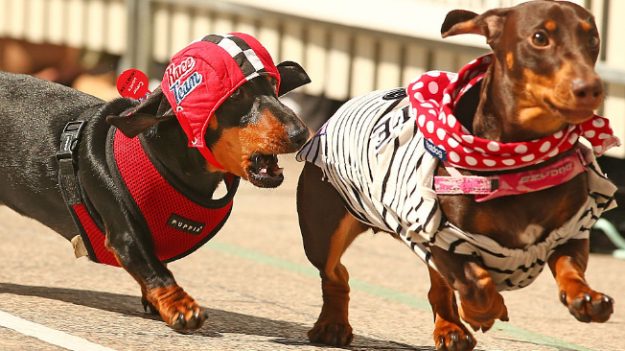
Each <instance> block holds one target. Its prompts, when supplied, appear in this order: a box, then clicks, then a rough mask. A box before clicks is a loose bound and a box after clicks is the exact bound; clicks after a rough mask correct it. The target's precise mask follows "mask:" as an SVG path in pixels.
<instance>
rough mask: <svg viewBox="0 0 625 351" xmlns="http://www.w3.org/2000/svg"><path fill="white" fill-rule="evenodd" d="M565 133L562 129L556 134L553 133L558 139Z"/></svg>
mask: <svg viewBox="0 0 625 351" xmlns="http://www.w3.org/2000/svg"><path fill="white" fill-rule="evenodd" d="M563 135H564V133H563V132H562V131H561V130H560V131H557V132H556V134H554V135H553V137H554V138H556V139H560V138H562V136H563Z"/></svg>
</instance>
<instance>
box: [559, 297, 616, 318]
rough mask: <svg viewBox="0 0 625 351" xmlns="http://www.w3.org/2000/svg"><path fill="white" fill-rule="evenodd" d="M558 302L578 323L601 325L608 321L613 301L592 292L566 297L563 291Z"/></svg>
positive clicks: (612, 308) (612, 310) (612, 309)
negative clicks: (596, 323)
mask: <svg viewBox="0 0 625 351" xmlns="http://www.w3.org/2000/svg"><path fill="white" fill-rule="evenodd" d="M560 301H562V303H563V304H564V306H566V307H567V308H568V309H569V312H571V314H572V315H573V316H574V317H575V318H576V319H577V320H578V321H580V322H584V323H590V322H598V323H603V322H605V321H607V320H608V319H610V316H611V315H612V312H614V299H613V298H611V297H610V296H608V295H605V294H602V293H600V292H596V291H593V290H590V291H585V292H580V293H578V294H576V295H573V296H568V295H567V293H566V292H565V291H561V292H560Z"/></svg>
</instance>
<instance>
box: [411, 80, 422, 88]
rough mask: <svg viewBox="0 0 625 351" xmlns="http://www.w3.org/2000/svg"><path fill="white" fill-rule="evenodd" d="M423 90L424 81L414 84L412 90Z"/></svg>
mask: <svg viewBox="0 0 625 351" xmlns="http://www.w3.org/2000/svg"><path fill="white" fill-rule="evenodd" d="M421 88H423V82H422V81H418V82H416V83H414V85H413V86H412V89H414V90H417V89H421Z"/></svg>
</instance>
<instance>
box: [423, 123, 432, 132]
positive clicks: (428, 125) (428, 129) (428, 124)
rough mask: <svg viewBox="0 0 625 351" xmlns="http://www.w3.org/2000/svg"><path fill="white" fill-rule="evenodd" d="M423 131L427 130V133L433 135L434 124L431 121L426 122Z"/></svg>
mask: <svg viewBox="0 0 625 351" xmlns="http://www.w3.org/2000/svg"><path fill="white" fill-rule="evenodd" d="M425 129H427V131H428V133H434V122H433V121H428V122H427V123H426V124H425Z"/></svg>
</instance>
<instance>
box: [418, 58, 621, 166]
mask: <svg viewBox="0 0 625 351" xmlns="http://www.w3.org/2000/svg"><path fill="white" fill-rule="evenodd" d="M492 60H493V57H492V54H491V55H486V56H482V57H479V58H477V59H475V60H473V61H472V62H470V63H469V64H467V65H466V66H465V67H463V68H462V69H461V70H460V71H459V72H458V74H455V73H450V72H441V71H432V72H428V73H426V74H424V75H422V76H421V77H419V79H417V80H416V81H414V82H412V83H411V84H410V85H409V86H408V88H407V90H406V91H407V93H408V96H409V99H410V104H411V106H412V113H413V114H414V115H415V116H416V117H417V127H418V128H419V131H420V132H421V133H422V134H423V135H424V137H425V140H426V143H425V147H426V149H427V150H428V151H429V152H430V153H431V154H433V155H434V156H436V157H438V158H439V159H440V160H442V161H445V162H448V163H450V164H451V165H453V166H454V167H458V168H462V169H470V170H475V171H484V172H489V171H501V170H512V169H520V168H524V167H528V166H532V165H535V164H539V163H541V162H544V161H546V160H548V159H550V158H552V157H555V156H556V155H558V154H561V153H564V152H566V151H567V150H569V149H571V148H573V147H574V146H575V145H576V144H577V141H578V139H579V138H580V137H583V138H584V139H586V140H588V141H589V142H590V143H591V144H592V146H593V151H594V153H595V154H596V155H601V154H603V153H604V152H605V151H606V150H608V149H609V148H610V147H612V146H615V145H620V142H619V140H618V138H617V137H616V136H614V133H613V131H612V129H611V128H610V124H609V121H608V120H607V119H606V118H603V117H600V116H597V115H595V116H594V117H592V118H591V119H590V120H588V121H586V122H584V123H582V124H580V125H575V126H569V127H568V128H565V129H564V130H561V131H558V132H556V133H555V134H553V135H549V136H545V137H542V138H540V139H536V140H531V141H525V142H509V143H503V142H498V141H494V140H487V139H483V138H480V137H477V136H475V135H472V134H471V133H470V132H469V131H468V130H467V129H466V128H465V127H464V126H463V125H462V124H461V123H460V122H458V120H457V119H456V117H455V116H454V115H453V111H454V109H455V107H456V103H457V102H458V101H459V100H460V98H461V97H462V95H463V94H464V93H465V92H467V91H468V90H469V89H470V88H471V87H473V86H474V85H476V84H477V83H478V82H479V81H480V80H481V79H482V78H483V77H484V74H485V72H486V71H487V69H488V67H489V66H490V65H491V63H492Z"/></svg>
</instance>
